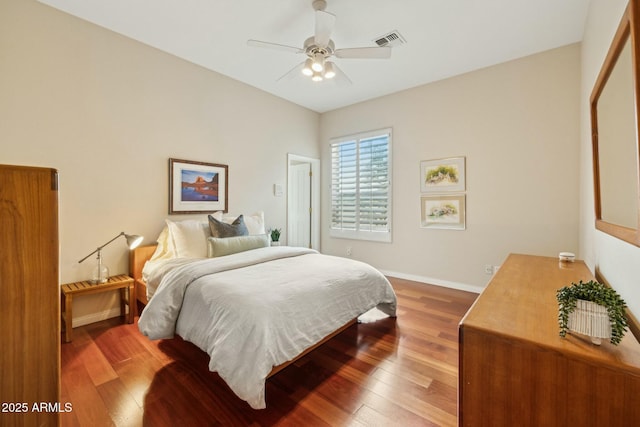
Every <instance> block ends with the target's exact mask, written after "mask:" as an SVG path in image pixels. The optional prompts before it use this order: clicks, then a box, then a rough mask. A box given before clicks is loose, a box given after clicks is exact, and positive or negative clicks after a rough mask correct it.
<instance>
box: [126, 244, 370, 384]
mask: <svg viewBox="0 0 640 427" xmlns="http://www.w3.org/2000/svg"><path fill="white" fill-rule="evenodd" d="M156 247H157V245H146V246H138V247H137V248H135V249H134V250H132V251H131V252H130V254H129V270H130V275H131V277H133V280H134V287H135V296H136V300H137V301H140V303H142V304H143V305H147V304H148V303H149V301H148V300H147V285H146V284H145V283H144V279H143V278H142V269H143V268H144V264H145V263H146V262H147V261H148V260H149V259H150V258H151V257H152V256H153V253H154V252H155V251H156ZM131 306H132V307H136V309H134V315H137V311H138V310H137V304H135V303H134V304H131ZM357 321H358V318H354V319H351V320H350V321H349V322H347V323H346V324H344V325H343V326H341V327H339V328H338V329H336V330H335V331H334V332H332V333H330V334H329V335H327V336H326V337H324V338H323V339H322V340H321V341H319V342H318V343H316V344H314V345H312V346H311V347H309V348H307V349H306V350H305V351H303V352H302V353H300V354H299V355H298V356H296V357H294V358H293V359H291V360H290V361H288V362H285V363H283V364H281V365H278V366H274V367H273V369H272V370H271V372H270V373H269V375H268V376H267V378H269V377H271V376H272V375H275V374H277V373H278V372H280V371H281V370H283V369H284V368H286V367H287V366H289V365H291V364H292V363H294V362H295V361H297V360H298V359H300V358H301V357H303V356H305V355H307V354H308V353H310V352H311V351H313V350H315V349H316V348H318V347H320V346H321V345H322V344H324V343H325V342H327V341H329V340H330V339H331V338H333V337H335V336H336V335H338V334H339V333H341V332H343V331H344V330H346V329H348V328H349V327H351V326H352V325H354V324H356V323H357Z"/></svg>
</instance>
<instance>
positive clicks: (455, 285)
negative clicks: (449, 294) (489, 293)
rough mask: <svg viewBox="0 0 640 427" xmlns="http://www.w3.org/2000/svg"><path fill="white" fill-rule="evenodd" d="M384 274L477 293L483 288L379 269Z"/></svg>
mask: <svg viewBox="0 0 640 427" xmlns="http://www.w3.org/2000/svg"><path fill="white" fill-rule="evenodd" d="M380 272H381V273H382V274H384V275H385V276H391V277H397V278H398V279H404V280H412V281H414V282H420V283H426V284H429V285H436V286H442V287H443V288H451V289H458V290H460V291H466V292H473V293H476V294H479V293H480V292H482V290H483V289H484V288H483V287H481V286H474V285H467V284H465V283H458V282H451V281H449V280H440V279H435V278H433V277H426V276H418V275H415V274H405V273H399V272H397V271H388V270H380Z"/></svg>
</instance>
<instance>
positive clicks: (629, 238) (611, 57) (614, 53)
mask: <svg viewBox="0 0 640 427" xmlns="http://www.w3.org/2000/svg"><path fill="white" fill-rule="evenodd" d="M638 37H640V0H629V3H628V4H627V7H626V9H625V11H624V14H623V15H622V19H621V21H620V25H619V26H618V30H617V31H616V34H615V36H614V38H613V41H612V42H611V46H610V47H609V52H608V53H607V56H606V58H605V60H604V64H603V65H602V69H601V70H600V74H598V78H597V80H596V83H595V85H594V87H593V91H592V92H591V99H590V101H591V140H592V147H593V179H594V192H595V194H594V196H595V200H594V201H595V213H596V229H597V230H600V231H602V232H604V233H607V234H610V235H611V236H614V237H617V238H618V239H621V240H624V241H625V242H628V243H631V244H634V245H636V246H640V138H639V135H638V125H639V124H640V81H639V80H640V40H639V39H638ZM627 40H629V42H630V44H631V46H630V47H631V67H632V76H633V90H634V104H635V114H634V116H635V119H636V131H635V145H636V154H637V155H638V158H637V159H636V172H637V173H636V180H637V182H638V189H639V191H638V194H636V199H637V200H638V206H639V208H638V214H637V218H638V223H637V226H636V228H629V227H624V226H621V225H618V224H612V223H610V222H607V221H605V220H603V219H602V206H601V196H600V166H599V157H598V110H597V106H598V100H599V99H600V95H601V94H602V91H603V90H604V87H605V85H606V83H607V80H608V79H609V77H610V76H611V73H612V71H613V68H614V66H615V64H616V62H617V60H618V57H619V56H620V53H621V52H622V50H623V48H624V47H625V44H626V42H627Z"/></svg>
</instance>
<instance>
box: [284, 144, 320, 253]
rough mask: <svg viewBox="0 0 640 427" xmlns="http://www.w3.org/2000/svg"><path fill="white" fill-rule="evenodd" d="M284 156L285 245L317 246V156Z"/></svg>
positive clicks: (318, 228)
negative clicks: (285, 197)
mask: <svg viewBox="0 0 640 427" xmlns="http://www.w3.org/2000/svg"><path fill="white" fill-rule="evenodd" d="M287 160H288V168H287V245H289V246H299V247H305V248H313V249H316V250H320V160H319V159H313V158H310V157H304V156H298V155H296V154H288V155H287Z"/></svg>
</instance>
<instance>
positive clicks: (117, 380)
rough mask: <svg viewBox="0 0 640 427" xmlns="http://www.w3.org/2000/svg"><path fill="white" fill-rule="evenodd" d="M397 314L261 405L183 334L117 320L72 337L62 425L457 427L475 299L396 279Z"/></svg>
mask: <svg viewBox="0 0 640 427" xmlns="http://www.w3.org/2000/svg"><path fill="white" fill-rule="evenodd" d="M389 280H390V281H391V283H392V285H393V288H394V289H395V291H396V294H397V296H398V317H397V319H391V318H382V319H379V320H375V321H371V322H367V323H361V324H358V325H354V326H352V327H350V328H348V329H347V330H346V331H344V332H343V333H341V334H340V335H338V336H336V337H335V338H333V339H332V340H330V341H328V342H327V343H325V344H324V345H322V346H321V347H319V348H318V349H316V350H314V351H313V352H311V353H310V354H308V355H307V356H305V357H303V358H301V359H300V360H299V361H297V362H296V363H295V364H293V365H291V366H289V367H287V368H286V369H284V370H283V371H281V372H279V373H278V374H276V375H275V376H274V377H272V378H271V379H269V380H268V381H267V387H266V396H267V409H264V410H253V409H251V408H250V407H249V405H247V404H246V403H245V402H244V401H242V400H240V399H238V398H237V397H236V396H235V395H234V394H233V392H231V391H230V390H229V388H228V387H227V386H226V384H225V383H224V382H223V381H222V380H221V379H220V377H218V375H217V374H215V373H211V372H209V370H208V367H207V364H208V355H207V354H206V353H204V352H202V351H200V350H199V349H198V348H197V347H195V346H194V345H192V344H191V343H188V342H185V341H183V340H181V339H179V338H176V339H173V340H161V341H150V340H149V339H147V338H146V337H144V336H142V335H141V334H140V333H139V332H138V328H137V319H136V323H134V324H122V323H121V322H122V320H121V319H118V318H116V319H109V320H106V321H103V322H98V323H94V324H91V325H86V326H83V327H79V328H76V329H74V339H73V342H71V343H68V344H62V398H61V402H63V403H64V402H70V403H71V404H72V405H73V410H72V411H71V412H68V413H63V414H62V417H61V419H62V425H63V426H118V427H120V426H123V427H124V426H154V427H155V426H178V425H180V426H185V425H188V426H218V425H219V426H274V425H277V426H397V425H402V426H455V425H456V424H457V418H456V411H457V372H458V323H459V321H460V320H461V318H462V316H463V315H464V313H466V311H467V310H468V309H469V307H470V306H471V304H472V303H473V301H474V300H475V299H476V297H477V295H476V294H474V293H468V292H463V291H457V290H451V289H446V288H442V287H437V286H431V285H425V284H420V283H415V282H410V281H407V280H401V279H395V278H390V279H389Z"/></svg>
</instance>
